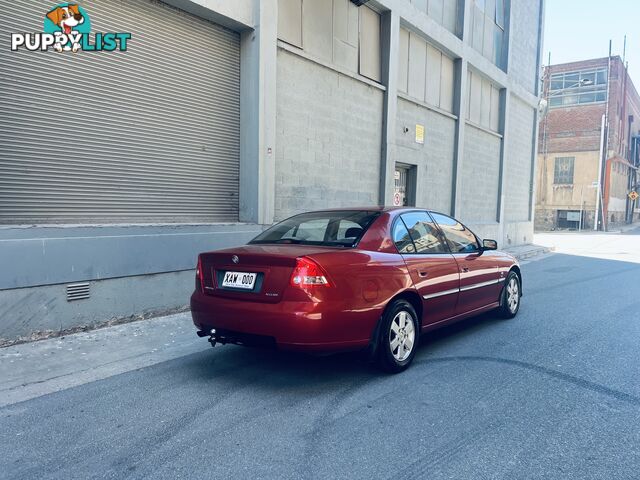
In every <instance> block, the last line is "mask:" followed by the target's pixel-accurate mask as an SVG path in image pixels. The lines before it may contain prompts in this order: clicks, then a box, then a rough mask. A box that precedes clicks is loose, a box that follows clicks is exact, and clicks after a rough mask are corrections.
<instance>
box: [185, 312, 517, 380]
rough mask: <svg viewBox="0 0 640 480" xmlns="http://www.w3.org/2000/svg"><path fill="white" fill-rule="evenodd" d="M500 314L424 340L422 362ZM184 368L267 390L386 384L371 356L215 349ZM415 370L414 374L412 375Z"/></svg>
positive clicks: (231, 347)
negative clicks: (441, 345)
mask: <svg viewBox="0 0 640 480" xmlns="http://www.w3.org/2000/svg"><path fill="white" fill-rule="evenodd" d="M503 321H504V320H501V319H498V318H497V317H496V315H495V313H487V314H483V315H480V316H477V317H473V318H469V319H467V320H463V321H461V322H458V323H455V324H453V325H450V326H446V327H443V328H440V329H438V330H434V331H431V332H429V333H427V334H424V335H422V337H421V339H420V345H419V348H418V351H417V352H416V358H415V360H416V361H417V362H419V361H421V360H424V359H425V358H427V357H428V356H429V352H430V351H431V350H432V348H433V347H434V346H435V345H437V344H439V343H442V342H449V341H453V340H454V339H458V338H460V337H466V336H470V335H474V332H475V331H477V330H478V329H483V328H486V327H487V326H489V325H491V324H494V323H499V322H503ZM184 360H185V361H186V362H187V363H186V365H184V364H183V366H182V368H185V367H186V369H187V370H188V371H189V372H190V374H191V375H192V376H193V377H194V378H197V379H200V381H203V380H204V381H216V382H220V381H221V382H224V383H232V384H234V386H236V387H237V386H239V384H242V383H246V384H252V385H253V386H254V387H255V386H262V387H265V388H267V389H272V388H283V387H293V386H295V387H296V388H301V387H305V386H307V387H317V386H318V385H322V384H324V383H329V382H330V383H341V382H344V381H347V380H348V381H349V382H356V383H361V382H365V383H366V382H367V381H369V380H373V379H384V378H387V377H388V376H389V375H387V374H384V373H382V372H381V371H380V370H379V369H378V368H377V366H376V365H375V363H374V362H373V361H371V359H370V358H369V356H368V355H367V353H366V352H364V351H363V352H349V353H337V354H333V355H325V356H314V355H307V354H303V353H296V352H286V351H279V350H273V349H262V348H251V347H240V346H236V345H225V346H216V347H215V348H214V349H210V350H207V351H203V352H200V353H196V354H193V355H190V356H189V357H187V358H185V359H184ZM410 370H411V369H410Z"/></svg>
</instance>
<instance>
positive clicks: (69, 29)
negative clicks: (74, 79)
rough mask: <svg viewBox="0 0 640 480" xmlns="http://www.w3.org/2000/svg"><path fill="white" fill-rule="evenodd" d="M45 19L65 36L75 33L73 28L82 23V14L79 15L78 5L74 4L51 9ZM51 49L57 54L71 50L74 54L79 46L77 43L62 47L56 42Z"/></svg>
mask: <svg viewBox="0 0 640 480" xmlns="http://www.w3.org/2000/svg"><path fill="white" fill-rule="evenodd" d="M47 18H48V19H49V20H51V21H52V22H53V23H55V24H56V26H58V27H60V29H61V30H62V33H64V34H65V35H70V34H72V33H77V32H75V31H74V29H73V28H74V27H77V26H78V25H80V24H81V23H84V17H83V16H82V13H80V9H79V8H78V5H75V4H69V5H67V6H66V7H57V8H55V9H53V10H51V11H50V12H49V13H47ZM53 48H55V49H56V51H58V52H62V50H72V51H73V52H74V53H75V52H77V51H78V49H79V48H80V45H79V44H78V42H74V43H73V45H72V46H71V47H69V46H65V47H63V46H62V45H61V44H60V42H58V43H56V44H55V45H54V46H53Z"/></svg>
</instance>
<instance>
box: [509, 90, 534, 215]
mask: <svg viewBox="0 0 640 480" xmlns="http://www.w3.org/2000/svg"><path fill="white" fill-rule="evenodd" d="M509 116H510V118H509V123H508V125H509V131H508V132H507V135H506V141H507V142H508V149H507V152H508V155H507V158H506V161H505V176H506V179H505V180H506V181H505V189H504V194H505V196H506V198H508V199H509V201H508V202H506V203H505V206H504V216H505V221H506V222H526V221H527V220H529V215H530V213H531V203H530V198H531V189H532V188H533V175H532V174H533V172H532V168H533V165H532V162H533V161H534V158H533V130H534V127H535V124H534V122H535V110H534V109H533V108H532V107H531V106H530V105H527V104H526V103H525V102H523V101H522V100H520V99H519V98H518V97H516V96H515V95H512V96H511V109H510V112H509Z"/></svg>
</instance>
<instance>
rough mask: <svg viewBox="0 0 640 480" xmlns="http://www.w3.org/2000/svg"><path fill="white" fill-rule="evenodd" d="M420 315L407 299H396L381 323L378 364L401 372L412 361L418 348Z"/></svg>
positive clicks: (389, 369) (388, 369) (383, 367)
mask: <svg viewBox="0 0 640 480" xmlns="http://www.w3.org/2000/svg"><path fill="white" fill-rule="evenodd" d="M419 338H420V329H419V326H418V315H417V314H416V311H415V309H414V308H413V305H411V304H410V303H409V302H407V301H406V300H401V299H400V300H394V301H393V303H391V304H390V305H389V306H388V308H387V309H386V311H385V313H384V315H383V316H382V319H381V323H380V335H379V343H378V365H379V366H380V368H382V369H383V370H384V371H386V372H389V373H399V372H402V371H403V370H405V369H406V368H407V367H408V366H409V365H410V364H411V362H412V360H413V357H414V356H415V354H416V350H417V348H418V341H419Z"/></svg>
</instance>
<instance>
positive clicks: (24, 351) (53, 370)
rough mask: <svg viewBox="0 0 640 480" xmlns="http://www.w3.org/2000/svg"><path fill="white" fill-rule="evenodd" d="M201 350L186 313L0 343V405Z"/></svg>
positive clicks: (201, 343) (206, 346)
mask: <svg viewBox="0 0 640 480" xmlns="http://www.w3.org/2000/svg"><path fill="white" fill-rule="evenodd" d="M206 349H211V347H210V346H209V344H208V343H207V342H206V341H204V339H202V338H198V337H197V336H196V334H195V328H194V327H193V324H192V323H191V315H190V314H189V313H188V312H187V313H179V314H175V315H169V316H166V317H157V318H151V319H147V320H143V321H137V322H133V323H127V324H123V325H116V326H113V327H107V328H101V329H98V330H93V331H90V332H83V333H75V334H72V335H68V336H64V337H59V338H51V339H48V340H41V341H37V342H31V343H23V344H19V345H14V346H11V347H4V348H0V407H3V406H6V405H11V404H13V403H17V402H22V401H25V400H29V399H31V398H35V397H39V396H41V395H46V394H48V393H53V392H57V391H60V390H64V389H67V388H71V387H75V386H78V385H82V384H85V383H89V382H93V381H96V380H101V379H103V378H108V377H111V376H113V375H118V374H120V373H124V372H128V371H131V370H135V369H138V368H143V367H148V366H150V365H154V364H156V363H160V362H164V361H167V360H171V359H173V358H178V357H182V356H185V355H189V354H192V353H196V352H200V351H202V350H206Z"/></svg>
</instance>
